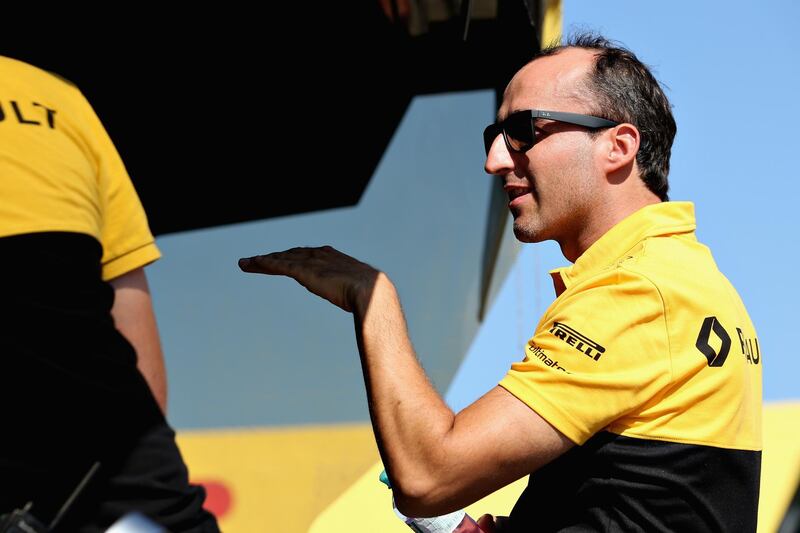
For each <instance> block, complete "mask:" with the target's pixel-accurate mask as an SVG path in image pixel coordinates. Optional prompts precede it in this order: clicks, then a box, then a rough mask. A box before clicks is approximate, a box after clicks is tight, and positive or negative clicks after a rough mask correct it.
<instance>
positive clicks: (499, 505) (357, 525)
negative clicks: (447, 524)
mask: <svg viewBox="0 0 800 533" xmlns="http://www.w3.org/2000/svg"><path fill="white" fill-rule="evenodd" d="M381 470H383V465H381V464H380V463H376V464H374V465H373V466H372V468H370V469H369V471H368V472H366V473H365V474H364V475H363V476H361V477H360V478H359V479H358V481H356V482H355V484H354V485H353V486H352V487H351V488H350V490H348V491H347V492H345V493H344V494H342V495H341V497H340V498H339V499H337V500H336V501H335V502H333V504H332V505H331V506H330V507H329V508H328V509H326V510H325V511H324V512H323V513H322V514H321V515H320V516H319V518H317V519H316V520H315V521H314V523H313V524H312V525H311V529H310V530H309V533H374V532H376V531H380V532H381V533H408V532H409V531H411V530H410V529H408V526H406V525H405V524H404V523H403V522H402V520H400V519H399V518H397V516H396V515H395V514H394V512H393V511H392V492H391V491H390V490H389V489H387V488H386V487H385V486H384V485H383V484H382V483H381V482H380V481H378V476H379V475H380V473H381ZM527 480H528V478H527V477H525V478H523V479H521V480H519V481H517V482H516V483H512V484H511V485H508V486H507V487H505V488H503V489H501V490H499V491H497V492H495V493H494V494H490V495H489V496H487V497H486V498H484V499H482V500H480V501H478V502H476V503H474V504H472V505H470V506H469V507H467V509H466V511H467V513H469V515H470V516H472V518H474V519H475V520H477V519H478V518H479V517H480V516H481V515H483V514H486V513H489V514H492V515H495V516H497V515H508V513H509V512H510V511H511V508H512V507H513V506H514V503H515V502H516V501H517V498H518V497H519V495H520V494H521V493H522V491H523V489H524V488H525V485H526V484H527Z"/></svg>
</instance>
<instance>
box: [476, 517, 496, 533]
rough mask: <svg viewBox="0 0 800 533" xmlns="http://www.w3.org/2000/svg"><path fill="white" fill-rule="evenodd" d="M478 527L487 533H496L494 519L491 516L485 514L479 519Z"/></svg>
mask: <svg viewBox="0 0 800 533" xmlns="http://www.w3.org/2000/svg"><path fill="white" fill-rule="evenodd" d="M478 527H479V528H481V531H484V532H485V533H494V531H495V529H494V517H493V516H492V515H490V514H485V515H483V516H481V517H480V518H478Z"/></svg>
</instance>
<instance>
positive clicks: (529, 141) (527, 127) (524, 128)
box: [503, 111, 533, 152]
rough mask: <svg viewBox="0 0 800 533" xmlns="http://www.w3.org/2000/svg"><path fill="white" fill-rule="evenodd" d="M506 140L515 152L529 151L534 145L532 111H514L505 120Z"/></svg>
mask: <svg viewBox="0 0 800 533" xmlns="http://www.w3.org/2000/svg"><path fill="white" fill-rule="evenodd" d="M503 129H504V132H505V136H506V142H507V143H508V145H509V146H510V147H511V149H512V150H514V151H515V152H527V151H528V150H530V149H531V147H532V146H533V122H532V121H531V114H530V112H524V111H523V112H519V113H514V114H512V115H511V116H509V117H508V118H507V119H506V120H505V124H504V128H503Z"/></svg>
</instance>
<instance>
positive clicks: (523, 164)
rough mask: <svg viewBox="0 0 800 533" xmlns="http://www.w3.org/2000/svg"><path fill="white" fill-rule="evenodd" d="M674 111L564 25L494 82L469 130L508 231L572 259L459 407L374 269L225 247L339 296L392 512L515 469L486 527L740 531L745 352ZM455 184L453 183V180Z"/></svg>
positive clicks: (438, 510)
mask: <svg viewBox="0 0 800 533" xmlns="http://www.w3.org/2000/svg"><path fill="white" fill-rule="evenodd" d="M675 131H676V127H675V122H674V120H673V117H672V114H671V111H670V105H669V102H668V101H667V99H666V97H665V96H664V94H663V92H662V90H661V88H660V87H659V85H658V83H657V82H656V80H655V79H654V78H653V76H652V74H651V73H650V72H649V70H648V69H647V67H646V66H645V65H643V64H642V63H641V62H640V61H639V60H638V59H637V58H636V57H635V55H634V54H633V53H631V52H630V51H628V50H626V49H624V48H621V47H619V46H616V45H615V44H613V43H611V42H609V41H607V40H606V39H604V38H602V37H598V36H593V35H580V36H577V37H576V38H574V39H573V40H572V41H571V42H570V43H569V44H568V45H566V46H559V47H555V48H549V49H547V50H545V51H544V52H543V53H542V54H541V55H539V56H537V57H536V58H535V59H534V60H533V61H532V62H530V63H529V64H527V65H526V66H524V67H523V68H522V69H521V70H520V71H519V72H517V74H516V75H515V76H514V78H513V79H512V80H511V82H510V83H509V85H508V87H507V88H506V91H505V94H504V98H503V103H502V105H501V107H500V110H499V112H498V122H496V123H495V124H492V125H490V126H489V127H488V128H487V129H486V131H485V134H484V141H485V145H486V152H487V159H486V171H487V172H489V173H491V174H495V175H498V176H500V177H502V180H503V186H504V189H505V190H506V191H507V193H508V196H509V200H510V202H509V209H510V210H511V213H512V215H513V217H514V233H515V235H516V236H517V238H518V239H519V240H521V241H523V242H541V241H544V240H550V239H552V240H555V241H557V242H558V243H559V245H560V246H561V250H562V252H563V254H564V256H565V257H566V258H567V259H568V260H570V261H571V262H573V263H574V264H573V265H572V266H570V267H568V268H564V269H560V270H556V271H554V272H552V277H553V282H554V285H555V291H556V299H555V301H554V302H553V303H552V304H551V305H550V307H549V308H548V309H547V311H546V312H545V315H544V317H543V318H542V319H541V321H540V322H539V324H538V325H537V326H536V329H535V333H534V335H533V337H532V338H531V339H530V340H529V341H528V343H527V345H526V353H525V359H524V360H523V361H522V362H519V363H516V364H514V365H512V368H511V369H510V371H509V372H508V374H507V375H506V376H505V378H504V379H503V380H502V381H501V382H500V384H499V385H498V386H497V387H495V388H494V389H492V390H490V391H489V392H488V393H487V394H486V395H484V396H483V397H482V398H480V399H479V400H477V401H476V402H475V403H473V404H472V405H470V406H469V407H467V408H466V409H464V410H463V411H461V412H460V413H458V414H455V413H453V412H452V411H451V410H450V409H449V408H448V407H447V406H446V405H445V403H444V402H443V401H442V399H441V397H440V396H439V395H438V393H437V392H436V391H435V390H434V389H433V387H432V386H431V385H430V384H429V382H428V381H427V379H426V376H425V374H424V372H423V370H422V369H421V367H420V366H419V364H418V363H417V360H416V358H415V356H414V351H413V348H412V346H411V343H410V341H409V339H408V334H407V330H406V325H405V322H404V319H403V315H402V311H401V309H400V304H399V300H398V298H397V294H396V292H395V289H394V287H393V285H392V283H391V281H390V280H389V278H388V277H387V276H386V275H385V274H384V273H382V272H380V271H378V270H376V269H374V268H372V267H370V266H369V265H366V264H364V263H361V262H359V261H357V260H355V259H353V258H351V257H348V256H346V255H344V254H341V253H340V252H337V251H336V250H333V249H332V248H329V247H325V248H320V249H293V250H289V251H286V252H279V253H273V254H268V255H263V256H256V257H252V258H248V259H242V260H241V261H240V266H241V267H242V268H243V269H244V270H246V271H249V272H261V273H266V274H278V275H287V276H291V277H293V278H295V279H296V280H297V281H298V282H300V283H301V284H302V285H304V286H305V287H306V288H308V289H309V290H310V291H311V292H314V293H315V294H317V295H319V296H321V297H323V298H326V299H327V300H329V301H331V302H332V303H334V304H335V305H338V306H339V307H341V308H342V309H345V310H347V311H350V312H352V313H353V314H354V318H355V326H356V335H357V338H358V346H359V351H360V353H361V358H362V365H363V367H364V375H365V381H366V385H367V393H368V400H369V402H370V413H371V416H372V422H373V426H374V428H375V434H376V438H377V440H378V445H379V448H380V452H381V456H382V458H383V461H384V464H385V466H386V469H387V472H388V474H389V477H390V478H391V481H392V487H393V489H394V497H395V500H396V502H397V506H398V508H399V510H400V511H401V512H403V513H404V514H405V515H407V516H432V515H438V514H443V513H445V512H449V511H453V510H455V509H457V508H459V507H463V506H465V505H467V504H470V503H473V502H475V501H477V500H478V499H480V498H481V497H483V496H485V495H487V494H489V493H491V492H493V491H494V490H496V489H498V488H500V487H502V486H504V485H506V484H508V483H510V482H512V481H514V480H516V479H519V478H520V477H522V476H525V475H528V474H531V476H530V482H529V485H528V488H527V489H526V490H525V492H524V493H523V494H522V496H521V497H520V499H519V501H518V502H517V504H516V506H515V508H514V510H513V512H512V514H511V516H510V518H506V519H504V520H498V521H496V522H495V520H493V519H492V517H488V516H486V517H483V518H482V519H481V520H480V524H481V527H482V528H484V530H485V531H682V532H683V531H737V532H739V531H755V528H756V518H757V516H756V514H757V508H758V491H759V472H760V464H761V452H760V450H761V420H760V410H761V359H762V355H761V351H760V348H759V341H758V337H757V335H756V332H755V329H754V328H753V324H752V323H751V321H750V319H749V317H748V314H747V311H746V310H745V307H744V305H743V304H742V302H741V300H740V298H739V296H738V295H737V293H736V291H735V290H734V288H733V287H732V286H731V284H730V283H729V282H728V281H727V279H726V278H725V277H724V276H723V275H722V274H721V273H720V272H719V270H718V269H717V267H716V265H715V263H714V260H713V258H712V256H711V253H710V251H709V250H708V248H707V247H705V246H704V245H702V244H700V243H699V242H698V241H697V238H696V237H695V233H694V231H695V220H694V212H693V207H692V205H691V204H689V203H674V202H669V201H668V198H667V190H668V184H667V175H668V173H669V157H670V151H671V146H672V141H673V138H674V136H675ZM458 185H460V186H469V185H468V184H465V183H461V184H458Z"/></svg>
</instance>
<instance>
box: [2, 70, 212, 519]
mask: <svg viewBox="0 0 800 533" xmlns="http://www.w3.org/2000/svg"><path fill="white" fill-rule="evenodd" d="M0 256H1V257H2V261H0V293H2V295H3V298H2V301H0V376H2V381H3V383H2V385H0V406H2V423H3V426H4V430H3V438H2V442H0V485H2V488H0V514H3V513H8V512H10V511H12V510H13V509H15V508H21V507H23V506H24V505H25V504H26V503H27V502H32V503H33V507H32V509H31V512H32V514H33V515H34V516H36V517H37V518H38V519H39V520H40V521H43V522H44V523H49V522H50V521H51V520H53V518H54V517H55V516H56V513H57V512H58V510H59V508H60V507H61V505H62V504H63V503H64V502H65V501H66V500H67V498H68V497H69V496H70V494H71V493H72V491H73V490H74V489H75V488H76V487H77V486H78V484H79V482H80V481H81V479H83V478H84V476H85V475H86V474H87V473H88V472H90V470H91V469H92V467H93V465H95V464H96V463H99V468H98V469H97V470H96V472H95V474H94V475H93V476H92V477H91V478H90V479H89V482H88V484H87V485H86V487H85V489H84V490H83V491H82V492H81V493H80V494H79V495H78V497H77V499H76V500H75V502H74V504H73V505H72V506H71V507H70V508H69V509H68V510H67V512H66V514H65V515H64V517H63V521H62V522H61V523H60V525H59V526H58V527H57V529H58V530H59V531H86V532H90V531H105V529H107V528H108V526H109V525H110V524H111V523H113V522H114V521H116V520H117V519H119V518H120V517H121V516H123V515H124V514H126V513H127V512H129V511H139V512H142V513H144V514H145V515H147V516H149V517H151V518H152V519H154V520H155V521H157V522H159V523H160V524H162V525H163V526H165V527H167V528H168V529H169V530H171V531H217V530H218V528H217V526H216V522H215V520H214V518H213V517H212V516H211V515H210V514H208V513H207V512H205V511H204V510H203V509H202V504H203V499H204V493H203V490H202V489H201V488H199V487H192V486H190V485H189V483H188V476H187V471H186V467H185V465H184V463H183V460H182V458H181V456H180V453H179V451H178V449H177V447H176V445H175V441H174V433H173V431H172V430H171V429H170V427H169V426H168V424H167V423H166V421H165V419H164V410H165V408H166V382H165V374H164V364H163V359H162V356H161V348H160V343H159V339H158V333H157V329H156V324H155V318H154V316H153V310H152V304H151V301H150V295H149V291H148V288H147V282H146V278H145V275H144V271H143V267H144V266H145V265H147V264H148V263H150V262H152V261H154V260H156V259H158V257H159V251H158V249H157V248H156V246H155V243H154V240H153V236H152V235H151V233H150V230H149V228H148V225H147V219H146V217H145V213H144V211H143V209H142V206H141V203H140V202H139V199H138V197H137V195H136V192H135V190H134V188H133V185H132V184H131V182H130V179H129V177H128V174H127V172H126V170H125V167H124V165H123V163H122V161H121V159H120V157H119V155H118V154H117V151H116V150H115V148H114V145H113V144H112V142H111V140H110V139H109V137H108V135H107V134H106V132H105V130H104V128H103V126H102V124H101V123H100V121H99V119H98V118H97V116H96V115H95V113H94V111H93V109H92V108H91V106H90V105H89V103H88V102H87V101H86V99H85V98H84V97H83V95H82V94H81V92H80V91H79V90H78V89H77V88H76V87H74V86H73V85H71V84H70V83H68V82H66V81H65V80H62V79H60V78H58V77H56V76H54V75H52V74H50V73H47V72H45V71H43V70H40V69H38V68H35V67H33V66H31V65H28V64H25V63H23V62H20V61H16V60H13V59H10V58H5V57H0Z"/></svg>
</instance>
